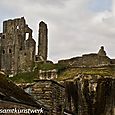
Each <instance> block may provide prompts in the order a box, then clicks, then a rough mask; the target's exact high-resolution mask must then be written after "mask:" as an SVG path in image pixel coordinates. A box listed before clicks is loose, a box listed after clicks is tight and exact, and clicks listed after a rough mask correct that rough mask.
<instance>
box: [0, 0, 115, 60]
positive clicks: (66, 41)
mask: <svg viewBox="0 0 115 115" xmlns="http://www.w3.org/2000/svg"><path fill="white" fill-rule="evenodd" d="M113 1H114V0H113ZM114 6H115V5H114V4H112V0H1V1H0V24H1V29H0V31H1V32H2V22H3V21H4V20H7V19H14V18H19V17H22V16H24V17H25V19H26V21H27V24H28V25H29V26H30V27H31V28H32V29H33V31H34V32H33V37H34V39H35V40H37V39H38V38H37V36H38V35H37V34H38V24H39V22H40V21H41V20H43V21H44V22H45V23H46V24H47V25H48V31H49V33H48V41H49V42H48V45H49V46H48V48H49V49H48V59H50V60H53V61H55V62H56V61H57V60H59V59H65V58H71V57H76V56H81V55H82V54H87V53H96V52H98V50H99V48H100V46H101V45H104V46H105V50H106V51H107V55H108V56H109V57H110V58H114V57H115V49H114V47H115V45H114V44H115V11H114V9H115V8H114Z"/></svg>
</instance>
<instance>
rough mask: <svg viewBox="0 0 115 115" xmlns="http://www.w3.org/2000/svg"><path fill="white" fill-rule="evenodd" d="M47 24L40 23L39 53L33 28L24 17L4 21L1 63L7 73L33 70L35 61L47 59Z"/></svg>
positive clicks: (0, 39)
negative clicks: (33, 35)
mask: <svg viewBox="0 0 115 115" xmlns="http://www.w3.org/2000/svg"><path fill="white" fill-rule="evenodd" d="M47 31H48V30H47V25H46V24H45V23H44V22H43V21H42V22H40V24H39V38H38V39H39V42H38V53H37V54H38V55H37V56H35V54H36V42H35V40H34V39H33V37H32V29H31V28H29V26H28V25H27V24H26V21H25V19H24V17H21V18H16V19H13V20H11V19H10V20H7V21H4V22H3V32H2V33H0V65H1V67H0V68H1V70H2V71H4V72H5V73H6V74H8V75H9V74H13V75H14V74H17V73H20V72H24V71H31V70H32V67H33V65H34V62H35V61H45V60H47V42H48V40H47Z"/></svg>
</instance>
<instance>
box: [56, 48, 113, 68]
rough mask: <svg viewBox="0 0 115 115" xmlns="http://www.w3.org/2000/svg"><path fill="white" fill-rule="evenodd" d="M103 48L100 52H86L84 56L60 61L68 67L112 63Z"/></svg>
mask: <svg viewBox="0 0 115 115" xmlns="http://www.w3.org/2000/svg"><path fill="white" fill-rule="evenodd" d="M104 54H105V52H104V51H103V49H101V50H99V53H97V54H96V53H93V54H85V55H82V57H76V58H71V59H67V60H59V61H58V63H59V64H62V65H65V66H67V67H71V66H74V67H95V66H103V65H110V64H111V59H110V58H109V57H107V56H106V55H104Z"/></svg>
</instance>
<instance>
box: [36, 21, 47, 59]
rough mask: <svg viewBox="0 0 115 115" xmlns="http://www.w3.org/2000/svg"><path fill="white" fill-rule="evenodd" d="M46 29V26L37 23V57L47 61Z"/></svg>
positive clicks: (42, 23)
mask: <svg viewBox="0 0 115 115" xmlns="http://www.w3.org/2000/svg"><path fill="white" fill-rule="evenodd" d="M47 34H48V29H47V25H46V24H45V23H44V22H43V21H41V22H40V23H39V41H38V55H39V56H42V58H43V59H44V60H47V51H48V35H47Z"/></svg>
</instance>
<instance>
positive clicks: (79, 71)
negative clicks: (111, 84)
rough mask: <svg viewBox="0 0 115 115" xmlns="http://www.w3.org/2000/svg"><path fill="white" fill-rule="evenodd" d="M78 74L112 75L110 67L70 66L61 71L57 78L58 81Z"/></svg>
mask: <svg viewBox="0 0 115 115" xmlns="http://www.w3.org/2000/svg"><path fill="white" fill-rule="evenodd" d="M78 74H85V75H101V76H112V75H113V71H112V70H110V69H103V68H101V69H100V68H71V69H66V70H65V71H63V72H62V73H61V74H60V75H59V76H58V78H57V80H58V81H60V80H65V79H73V78H74V77H75V76H77V75H78Z"/></svg>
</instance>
